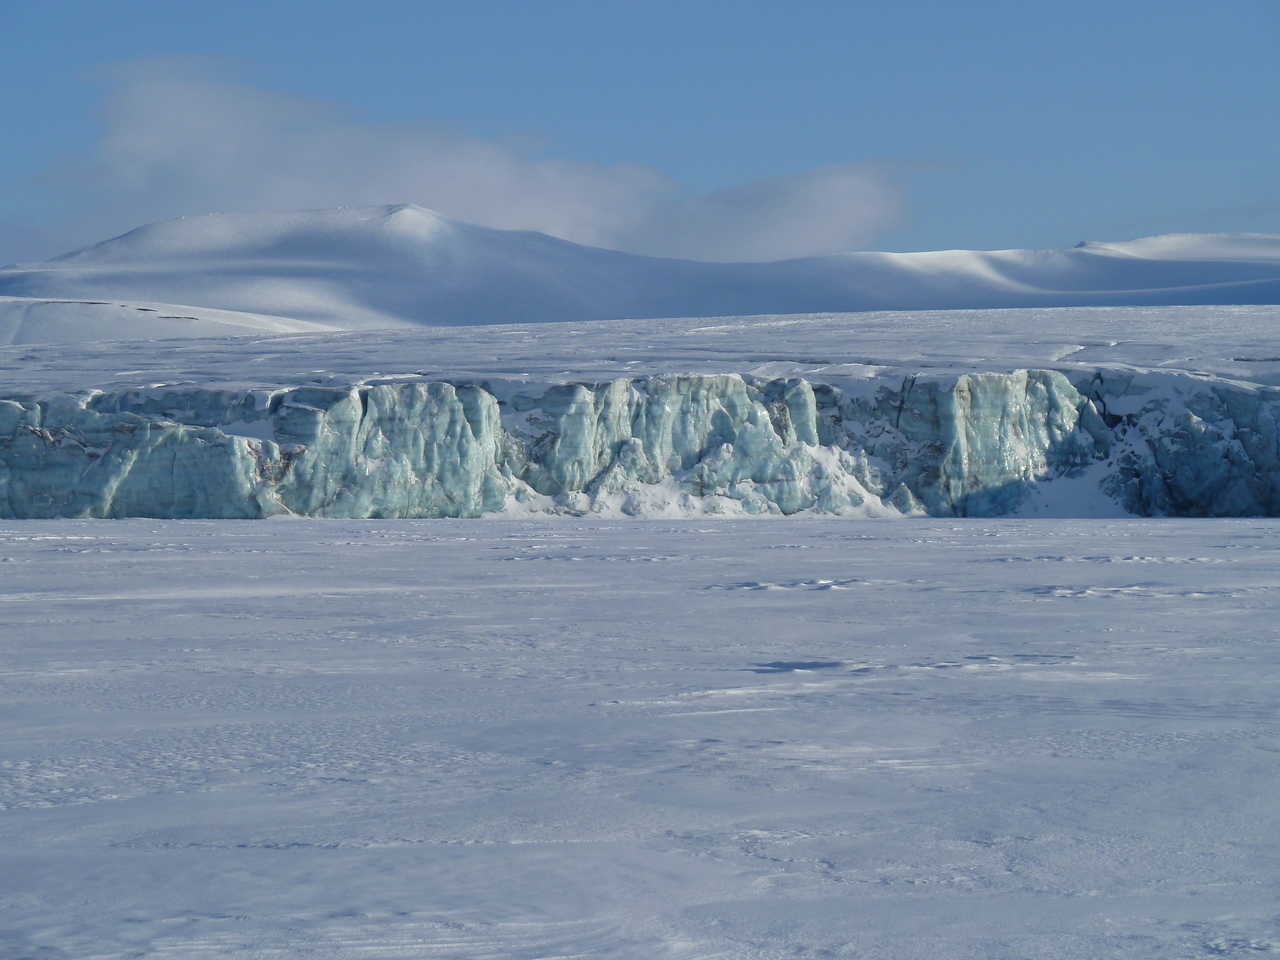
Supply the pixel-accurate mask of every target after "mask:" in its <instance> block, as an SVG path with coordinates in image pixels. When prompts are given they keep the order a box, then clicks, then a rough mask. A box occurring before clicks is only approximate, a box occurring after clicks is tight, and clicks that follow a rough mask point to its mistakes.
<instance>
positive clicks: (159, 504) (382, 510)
mask: <svg viewBox="0 0 1280 960" xmlns="http://www.w3.org/2000/svg"><path fill="white" fill-rule="evenodd" d="M829 379H830V382H811V381H809V380H807V379H803V378H799V377H786V378H774V379H770V378H765V377H751V376H743V375H736V374H690V375H663V376H651V377H624V378H616V379H612V380H607V381H603V382H581V383H550V384H541V385H534V384H529V383H526V382H522V381H502V380H484V381H478V382H446V381H444V380H439V379H425V378H418V379H415V378H400V379H392V380H388V381H381V382H380V381H378V380H377V379H376V378H371V379H370V380H369V381H368V382H363V383H357V384H354V385H349V386H324V385H320V386H309V385H293V386H281V387H277V388H273V389H248V388H231V387H222V388H219V387H214V386H204V387H201V386H195V385H185V386H184V385H176V386H171V387H149V388H145V389H141V388H140V389H113V390H106V391H86V392H83V393H78V394H72V393H55V394H45V395H14V396H10V397H9V398H7V399H2V400H0V514H2V515H4V516H6V517H15V518H16V517H64V516H71V517H126V516H144V517H172V518H200V517H205V518H256V517H266V516H272V515H281V514H298V515H306V516H318V517H474V516H479V515H482V514H487V513H493V512H498V511H503V510H508V511H515V510H520V511H539V512H558V513H571V514H581V513H587V512H592V511H596V512H621V513H626V514H664V513H668V514H675V513H749V514H784V515H790V514H796V513H801V512H804V511H814V512H822V513H837V514H850V515H896V514H918V513H926V514H931V515H940V516H999V515H1005V514H1014V513H1023V514H1028V513H1030V514H1034V513H1040V514H1043V515H1056V516H1073V515H1084V514H1088V513H1090V512H1096V511H1098V510H1099V509H1103V510H1110V511H1112V512H1114V513H1123V512H1128V513H1132V514H1139V515H1182V516H1242V515H1277V514H1280V488H1278V485H1277V476H1278V475H1280V474H1278V471H1280V391H1278V390H1277V388H1274V387H1267V386H1261V385H1257V384H1252V383H1242V382H1236V381H1231V380H1226V379H1222V378H1214V377H1205V376H1197V375H1194V374H1189V373H1163V372H1149V371H1142V370H1136V369H1128V370H1124V369H1103V368H1099V369H1095V370H1073V371H1069V372H1068V373H1064V372H1060V371H1055V370H1018V371H1014V372H1000V373H971V374H960V375H953V374H931V375H924V374H921V375H894V376H888V377H881V378H879V379H871V380H841V379H840V378H838V377H832V378H829Z"/></svg>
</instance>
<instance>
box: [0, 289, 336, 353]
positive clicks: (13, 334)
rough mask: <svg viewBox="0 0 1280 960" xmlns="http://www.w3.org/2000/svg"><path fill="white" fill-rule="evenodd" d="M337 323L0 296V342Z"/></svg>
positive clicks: (211, 333) (289, 329)
mask: <svg viewBox="0 0 1280 960" xmlns="http://www.w3.org/2000/svg"><path fill="white" fill-rule="evenodd" d="M336 329H339V328H338V327H335V326H331V325H328V324H322V323H310V322H307V321H305V320H290V319H288V318H287V317H268V316H262V315H259V314H251V313H236V312H234V311H231V310H214V309H211V308H209V307H188V306H177V305H174V304H171V303H136V302H122V301H119V300H113V301H103V300H65V299H63V300H49V299H40V298H37V297H0V343H3V344H28V343H76V342H80V341H85V340H115V339H120V338H125V337H127V338H130V339H143V340H150V339H155V338H159V337H218V336H223V337H227V336H230V337H235V336H245V335H248V334H258V333H321V332H323V331H327V330H336Z"/></svg>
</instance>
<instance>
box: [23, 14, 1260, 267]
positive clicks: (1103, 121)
mask: <svg viewBox="0 0 1280 960" xmlns="http://www.w3.org/2000/svg"><path fill="white" fill-rule="evenodd" d="M194 7H195V5H193V4H174V3H172V2H164V3H161V2H152V0H111V2H100V0H99V2H87V0H40V2H27V0H16V3H15V0H8V3H7V4H6V5H5V7H4V10H5V12H4V13H3V15H0V31H3V33H4V34H5V35H6V36H7V38H8V39H9V40H10V42H9V43H7V44H5V55H4V57H3V58H0V80H3V82H4V88H5V89H6V90H7V91H8V92H9V96H8V97H7V98H6V101H7V103H6V112H7V114H8V121H9V130H10V134H11V136H10V137H9V138H6V139H7V145H6V149H4V150H3V151H0V176H3V180H4V184H5V187H6V189H5V190H3V191H0V261H10V260H14V259H20V258H23V259H29V258H35V257H42V256H47V255H51V254H54V253H57V252H60V251H62V250H65V249H70V248H71V247H74V246H77V245H80V244H83V243H88V242H92V241H94V240H98V239H102V238H104V237H106V236H108V235H110V234H113V233H119V232H121V231H123V230H126V229H129V228H130V227H133V226H136V225H138V224H139V223H141V222H145V221H148V220H154V219H158V218H163V217H168V216H177V215H184V214H192V213H200V212H206V211H209V210H231V209H255V208H261V207H264V206H268V207H290V206H299V205H301V206H326V205H336V204H340V203H371V202H388V203H390V202H398V201H414V202H419V203H423V204H425V205H428V206H433V207H436V208H437V209H441V210H442V212H445V213H447V214H450V215H454V216H461V217H463V218H466V219H473V220H477V221H479V222H487V223H490V224H491V225H494V226H504V227H511V226H514V227H526V228H532V229H545V230H548V231H549V232H553V233H558V234H560V235H563V236H567V237H569V238H570V239H575V240H579V241H582V242H596V243H602V244H605V245H612V246H618V247H624V248H627V249H634V250H639V251H641V252H648V253H656V254H664V255H689V256H701V257H706V258H709V259H727V258H734V257H740V258H744V259H763V258H767V257H771V256H788V255H801V254H805V253H811V252H820V251H822V250H825V249H840V248H878V249H893V250H912V249H938V248H948V247H976V248H1001V247H1057V246H1067V245H1070V244H1071V243H1073V242H1075V241H1077V240H1080V239H1085V238H1089V239H1103V240H1113V239H1125V238H1130V237H1134V236H1139V235H1144V234H1150V233H1159V232H1184V231H1186V232H1191V231H1195V232H1200V231H1259V232H1277V233H1280V189H1278V186H1277V184H1278V183H1280V124H1278V123H1277V106H1276V103H1277V100H1278V99H1280V96H1278V95H1280V66H1278V65H1277V64H1278V61H1280V57H1278V56H1277V55H1276V50H1277V49H1280V4H1277V3H1276V2H1275V0H1222V2H1219V3H1216V4H1207V3H1190V2H1182V0H1164V2H1159V3H1157V2H1147V0H1110V2H1106V3H1104V2H1096V0H1073V2H1055V3H1041V2H1033V0H1022V2H990V0H988V2H982V0H978V2H972V3H968V4H960V3H935V2H923V0H899V2H895V3H892V4H891V3H887V2H885V3H876V4H864V3H854V2H843V3H836V2H831V3H828V2H792V3H788V4H782V3H776V2H775V3H750V2H740V3H711V2H696V0H686V2H683V3H676V2H669V0H647V2H644V3H639V2H618V0H594V2H581V3H579V2H555V0H550V2H524V3H515V2H505V0H504V2H472V3H468V4H461V3H459V4H443V3H432V2H376V0H371V2H366V3H361V4H355V3H335V2H323V0H312V2H307V3H301V2H292V0H284V2H271V3H266V4H261V3H247V2H240V0H223V2H220V3H217V4H205V5H202V6H201V11H202V12H196V11H195V10H194ZM14 41H16V42H14ZM406 192H410V193H413V194H416V195H411V196H405V195H404V194H405V193H406Z"/></svg>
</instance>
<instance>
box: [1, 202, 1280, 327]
mask: <svg viewBox="0 0 1280 960" xmlns="http://www.w3.org/2000/svg"><path fill="white" fill-rule="evenodd" d="M0 296H5V297H13V298H26V299H28V300H30V299H35V300H39V301H42V302H44V303H46V304H47V303H48V301H50V300H81V301H83V300H99V301H108V302H115V301H117V300H125V301H138V302H163V303H170V304H189V305H192V307H200V308H216V309H219V310H225V311H236V312H241V313H248V314H257V315H267V316H270V317H290V318H295V319H297V320H303V321H308V322H312V323H319V324H323V325H326V326H332V327H337V328H341V329H367V328H383V327H397V326H412V325H418V324H436V325H441V324H444V325H458V324H464V325H467V324H494V323H533V322H537V323H543V322H554V321H574V322H579V321H584V320H610V319H617V318H623V317H629V318H635V317H675V316H722V315H740V314H764V313H806V312H817V311H855V310H856V311H861V310H883V309H895V310H900V309H952V308H980V307H1019V306H1021V307H1032V306H1070V305H1106V304H1115V305H1124V304H1129V305H1133V304H1146V305H1153V304H1263V303H1280V237H1277V236H1269V235H1252V234H1228V235H1173V236H1161V237H1150V238H1146V239H1143V240H1136V241H1132V242H1128V243H1085V244H1081V245H1080V246H1078V247H1076V248H1074V249H1070V250H998V251H972V250H945V251H936V252H929V253H842V254H837V255H833V256H827V257H816V258H808V259H800V260H787V261H779V262H773V263H706V262H696V261H684V260H670V259H658V258H651V257H642V256H636V255H634V254H625V253H619V252H616V251H611V250H602V249H597V248H593V247H584V246H579V245H577V244H573V243H569V242H567V241H563V240H557V239H555V238H553V237H549V236H546V235H544V234H539V233H529V232H521V231H504V230H494V229H489V228H485V227H478V226H474V225H471V224H467V223H461V222H458V221H453V220H448V219H446V218H444V217H441V216H439V215H438V214H436V213H434V212H432V211H430V210H426V209H423V208H422V207H417V206H414V205H411V204H409V205H397V206H389V207H375V208H351V209H338V210H319V211H309V212H301V213H287V214H286V213H282V214H216V215H214V214H211V215H208V216H201V217H189V218H185V219H181V220H173V221H168V222H164V223H158V224H153V225H151V226H146V227H141V228H139V229H137V230H134V231H133V232H131V233H127V234H125V235H123V236H121V237H117V238H115V239H113V240H108V241H106V242H104V243H101V244H98V245H97V246H93V247H89V248H87V249H84V250H80V251H77V252H74V253H70V254H67V255H65V256H63V257H59V258H57V259H55V260H51V261H48V262H45V263H36V264H23V265H18V266H13V267H9V268H7V269H3V270H0ZM192 307H187V308H184V309H182V310H167V311H166V312H168V313H179V314H181V313H184V312H185V313H187V314H190V313H191V312H192ZM14 309H16V308H15V307H14V306H13V305H12V304H10V305H9V306H8V307H5V305H4V304H3V303H0V323H3V322H4V317H5V313H6V311H12V310H14ZM77 312H78V308H75V309H72V308H69V310H68V317H67V318H58V319H55V317H56V314H53V313H50V312H49V311H47V310H45V311H44V313H46V314H49V316H50V322H49V323H48V325H47V328H46V329H45V330H44V331H43V332H37V330H36V328H35V327H33V326H32V325H30V324H28V325H27V326H26V327H24V334H23V335H24V337H25V338H26V340H27V341H34V339H35V338H36V337H37V336H42V337H44V338H45V339H46V340H47V341H48V342H55V341H63V340H73V339H94V338H97V337H100V336H101V335H102V333H101V329H100V327H99V326H97V325H89V326H87V327H86V328H85V329H84V330H83V331H77V329H76V326H75V324H74V323H73V322H72V320H73V319H74V316H75V315H77ZM135 319H136V318H135ZM154 329H155V327H154V325H153V324H149V323H143V322H139V324H138V325H137V326H136V327H133V326H132V325H131V324H130V323H129V322H128V320H127V319H126V318H124V317H121V318H120V323H119V325H118V327H117V328H116V331H115V333H114V336H118V337H130V336H150V335H154V333H153V332H154ZM264 329H278V328H270V327H267V328H264ZM206 332H207V331H206ZM171 335H172V336H190V335H197V336H198V335H200V328H199V327H189V326H184V325H183V324H180V323H175V324H174V326H173V329H172V333H171Z"/></svg>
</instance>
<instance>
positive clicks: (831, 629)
mask: <svg viewBox="0 0 1280 960" xmlns="http://www.w3.org/2000/svg"><path fill="white" fill-rule="evenodd" d="M1278 533H1280V527H1277V524H1276V522H1275V521H1266V520H1239V521H1237V520H1219V521H1179V520H1160V521H1144V520H1122V521H1097V520H1094V521H1063V520H1058V521H1032V520H1005V521H959V522H957V521H954V520H902V521H880V522H877V521H850V520H831V519H791V520H776V521H775V520H754V521H733V520H721V521H712V522H707V521H681V522H672V521H640V520H630V521H621V522H620V521H606V520H594V521H582V520H569V519H564V518H560V519H550V520H513V519H503V518H497V519H485V520H479V521H397V522H347V521H318V522H317V521H293V520H279V521H263V522H260V523H251V522H185V523H184V522H168V521H151V520H125V521H105V522H93V521H31V522H13V521H9V522H4V523H2V524H0V569H2V570H3V572H4V574H3V575H4V581H3V588H2V590H0V649H2V650H3V656H2V657H0V671H2V676H3V682H2V683H0V716H3V723H2V724H0V809H2V810H3V815H2V816H0V851H2V853H3V863H2V864H0V955H2V956H4V957H5V958H6V960H10V958H24V960H25V958H30V960H35V958H40V960H53V958H76V960H87V958H124V957H181V958H189V960H200V958H212V957H230V956H234V957H245V958H249V957H254V958H265V957H273V958H275V957H307V958H324V960H330V958H332V960H338V958H363V957H380V958H399V957H403V958H428V957H450V958H482V957H483V958H502V960H532V958H552V957H556V958H568V957H617V958H628V960H632V958H634V960H641V958H643V960H653V958H662V957H672V958H693V957H700V958H710V957H720V958H734V960H755V958H759V960H764V958H770V960H772V958H782V957H810V958H812V957H858V958H892V960H912V958H929V960H936V958H942V957H945V958H984V960H990V958H1025V957H1034V958H1068V957H1069V958H1098V957H1144V958H1161V960H1173V958H1205V957H1255V956H1260V955H1263V954H1266V953H1269V952H1280V909H1278V908H1277V901H1276V894H1277V886H1278V880H1280V803H1277V800H1276V798H1277V795H1278V794H1280V741H1278V740H1277V733H1280V723H1278V722H1277V706H1278V705H1280V692H1278V691H1277V687H1276V683H1275V678H1276V671H1277V665H1278V663H1280V657H1278V656H1277V650H1278V649H1280V647H1278V644H1280V616H1277V614H1278V613H1280V609H1278V608H1280V603H1278V602H1277V596H1280V594H1278V593H1277V589H1276V588H1277V586H1278V585H1280V539H1278V537H1277V534H1278Z"/></svg>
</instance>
